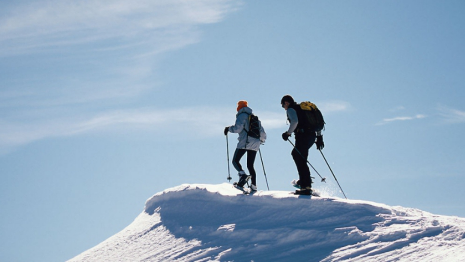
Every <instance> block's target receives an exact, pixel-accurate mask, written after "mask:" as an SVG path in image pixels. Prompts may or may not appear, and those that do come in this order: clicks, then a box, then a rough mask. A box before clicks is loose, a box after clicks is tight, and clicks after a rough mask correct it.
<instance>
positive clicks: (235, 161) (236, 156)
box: [232, 148, 247, 172]
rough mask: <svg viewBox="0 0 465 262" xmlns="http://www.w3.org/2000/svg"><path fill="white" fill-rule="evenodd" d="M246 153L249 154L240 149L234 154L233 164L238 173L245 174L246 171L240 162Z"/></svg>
mask: <svg viewBox="0 0 465 262" xmlns="http://www.w3.org/2000/svg"><path fill="white" fill-rule="evenodd" d="M245 152H247V151H246V150H245V149H239V148H237V149H236V151H235V152H234V157H233V160H232V164H233V166H234V168H235V169H236V170H237V172H241V171H242V172H244V170H243V169H242V166H241V163H239V161H241V158H242V156H244V154H245Z"/></svg>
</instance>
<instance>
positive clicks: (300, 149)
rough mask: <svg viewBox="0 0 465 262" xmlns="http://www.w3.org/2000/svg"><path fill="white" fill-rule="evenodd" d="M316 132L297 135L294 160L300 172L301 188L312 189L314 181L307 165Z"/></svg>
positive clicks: (293, 152) (293, 151) (293, 153)
mask: <svg viewBox="0 0 465 262" xmlns="http://www.w3.org/2000/svg"><path fill="white" fill-rule="evenodd" d="M315 138H316V135H315V132H307V133H304V132H299V133H297V134H296V135H295V148H294V149H293V150H292V153H291V155H292V158H293V159H294V162H295V165H296V166H297V171H298V172H299V180H300V187H301V188H305V187H311V186H312V179H311V177H310V169H309V168H308V165H307V158H308V150H309V149H310V147H312V145H313V144H314V143H315Z"/></svg>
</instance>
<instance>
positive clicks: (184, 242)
mask: <svg viewBox="0 0 465 262" xmlns="http://www.w3.org/2000/svg"><path fill="white" fill-rule="evenodd" d="M464 238H465V219H464V218H459V217H449V216H439V215H433V214H431V213H428V212H423V211H421V210H418V209H412V208H404V207H390V206H387V205H383V204H378V203H374V202H368V201H356V200H345V199H340V198H333V197H309V196H294V195H292V194H289V192H282V191H258V192H257V193H255V194H253V195H244V194H243V193H242V192H241V191H239V190H237V189H234V188H233V187H232V186H231V185H230V184H226V183H225V184H220V185H200V184H196V185H187V184H186V185H181V186H178V187H175V188H171V189H168V190H165V191H163V192H160V193H157V194H156V195H154V196H153V197H152V198H150V199H149V200H147V202H146V206H145V210H144V211H143V212H142V213H141V214H140V215H139V216H138V217H137V218H136V219H135V221H134V222H133V223H132V224H131V225H129V226H128V227H126V228H125V229H123V230H122V231H121V232H119V233H117V234H116V235H114V236H112V237H110V238H109V239H107V240H105V241H104V242H102V243H100V244H99V245H97V246H95V247H93V248H91V249H89V250H87V251H85V252H83V253H82V254H80V255H78V256H76V257H75V258H73V259H71V260H69V261H70V262H71V261H72V262H74V261H465V254H464V253H465V239H464Z"/></svg>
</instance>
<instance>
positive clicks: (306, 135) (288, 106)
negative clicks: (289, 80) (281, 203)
mask: <svg viewBox="0 0 465 262" xmlns="http://www.w3.org/2000/svg"><path fill="white" fill-rule="evenodd" d="M281 105H282V107H283V108H284V109H285V110H286V113H287V119H288V120H289V123H290V125H289V129H288V130H287V131H286V132H284V133H283V134H282V138H283V139H284V141H287V140H288V139H289V137H290V136H291V134H292V133H294V134H295V148H294V149H293V150H292V153H291V155H292V158H293V159H294V162H295V165H296V166H297V171H298V172H299V181H298V184H299V185H300V190H296V192H295V194H297V195H311V194H312V179H311V177H310V169H309V168H308V166H307V158H308V150H309V149H310V147H312V146H313V144H314V143H315V139H316V146H317V149H318V150H320V149H323V147H324V143H323V136H322V135H321V131H318V132H315V131H314V130H313V129H308V128H305V123H304V121H305V120H304V118H303V117H301V114H302V109H300V106H299V105H298V104H297V103H296V102H295V101H294V98H292V96H290V95H285V96H283V98H282V99H281Z"/></svg>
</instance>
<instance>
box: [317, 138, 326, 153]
mask: <svg viewBox="0 0 465 262" xmlns="http://www.w3.org/2000/svg"><path fill="white" fill-rule="evenodd" d="M324 147H325V143H324V142H323V136H317V137H316V149H318V150H321V149H323V148H324Z"/></svg>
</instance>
